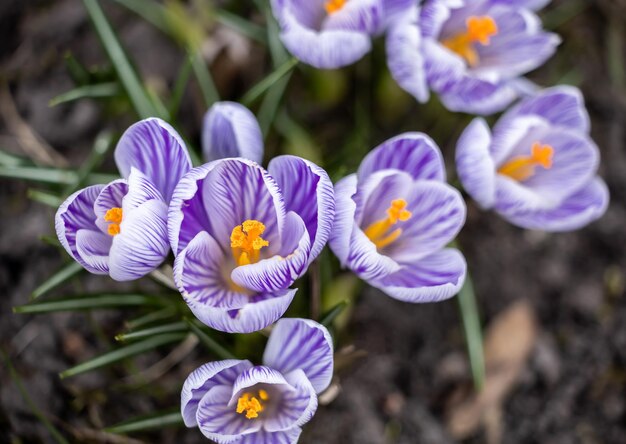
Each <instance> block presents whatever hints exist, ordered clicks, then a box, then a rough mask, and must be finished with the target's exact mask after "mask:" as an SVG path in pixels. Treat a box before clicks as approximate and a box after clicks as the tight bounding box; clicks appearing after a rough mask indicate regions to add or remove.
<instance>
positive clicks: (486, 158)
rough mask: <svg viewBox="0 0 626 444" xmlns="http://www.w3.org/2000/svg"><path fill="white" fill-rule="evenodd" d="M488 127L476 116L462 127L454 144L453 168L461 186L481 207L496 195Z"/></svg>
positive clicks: (494, 168)
mask: <svg viewBox="0 0 626 444" xmlns="http://www.w3.org/2000/svg"><path fill="white" fill-rule="evenodd" d="M490 146H491V131H490V130H489V126H487V122H485V120H484V119H481V118H477V119H474V120H473V121H472V123H470V124H469V126H468V127H467V128H466V129H465V131H463V134H461V137H460V139H459V141H458V143H457V146H456V169H457V173H458V175H459V179H460V180H461V183H462V184H463V188H465V190H466V191H467V192H468V193H469V194H470V195H471V196H472V198H473V199H474V200H475V201H476V202H478V204H479V205H480V206H481V207H482V208H483V209H488V208H491V207H492V206H493V205H494V202H495V198H496V167H495V165H494V163H493V159H492V158H491V155H490V153H489V147H490Z"/></svg>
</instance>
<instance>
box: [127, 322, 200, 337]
mask: <svg viewBox="0 0 626 444" xmlns="http://www.w3.org/2000/svg"><path fill="white" fill-rule="evenodd" d="M187 330H189V327H188V326H187V324H186V323H185V322H182V321H178V322H173V323H171V324H166V325H159V326H158V327H151V328H146V329H143V330H139V331H133V332H131V333H120V334H119V335H117V336H115V340H116V341H120V342H123V341H133V340H136V339H142V338H145V337H150V336H156V335H160V334H163V333H172V332H177V331H187Z"/></svg>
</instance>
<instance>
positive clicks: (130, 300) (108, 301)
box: [13, 294, 163, 314]
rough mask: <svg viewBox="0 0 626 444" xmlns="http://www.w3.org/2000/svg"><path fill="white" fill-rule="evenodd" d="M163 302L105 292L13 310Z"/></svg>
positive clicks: (45, 310) (49, 310) (47, 310)
mask: <svg viewBox="0 0 626 444" xmlns="http://www.w3.org/2000/svg"><path fill="white" fill-rule="evenodd" d="M161 304H163V299H161V298H158V297H154V296H144V295H140V294H103V295H97V296H84V297H79V298H69V299H59V300H55V301H46V302H36V303H31V304H27V305H20V306H17V307H13V312H14V313H20V314H40V313H52V312H57V311H81V310H92V309H106V308H117V307H133V306H145V305H161Z"/></svg>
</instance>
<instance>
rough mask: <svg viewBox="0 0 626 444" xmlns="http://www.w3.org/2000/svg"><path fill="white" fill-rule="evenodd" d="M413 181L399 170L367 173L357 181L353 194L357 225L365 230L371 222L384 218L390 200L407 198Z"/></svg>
mask: <svg viewBox="0 0 626 444" xmlns="http://www.w3.org/2000/svg"><path fill="white" fill-rule="evenodd" d="M414 183H415V181H414V180H413V178H412V177H411V176H409V175H408V174H407V173H405V172H403V171H399V170H381V171H376V172H375V173H373V174H371V175H369V176H368V177H367V179H366V180H364V181H363V182H362V183H359V191H358V193H357V194H356V195H355V196H354V201H355V202H356V205H357V212H356V221H357V223H358V224H359V226H360V227H361V228H362V229H363V230H366V229H367V227H369V226H370V225H371V224H372V223H374V222H378V221H379V220H381V219H386V218H387V216H388V214H387V210H388V209H389V206H390V205H391V202H392V201H394V200H396V199H405V200H408V199H409V198H410V193H411V189H412V187H413V184H414Z"/></svg>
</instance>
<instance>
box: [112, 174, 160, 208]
mask: <svg viewBox="0 0 626 444" xmlns="http://www.w3.org/2000/svg"><path fill="white" fill-rule="evenodd" d="M149 200H159V201H161V202H163V203H164V204H165V205H166V206H167V202H165V200H164V199H163V196H162V195H161V193H160V192H159V190H157V189H156V187H155V186H154V185H153V184H152V182H151V181H150V179H148V177H147V176H145V175H144V174H143V173H142V172H141V171H139V170H137V169H135V168H134V167H133V168H131V169H130V175H129V176H128V193H127V194H126V196H125V197H124V200H123V205H122V208H123V210H124V213H130V212H131V211H133V210H134V209H135V208H137V207H138V206H140V205H142V204H144V203H145V202H147V201H149Z"/></svg>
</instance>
